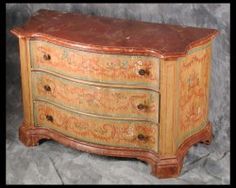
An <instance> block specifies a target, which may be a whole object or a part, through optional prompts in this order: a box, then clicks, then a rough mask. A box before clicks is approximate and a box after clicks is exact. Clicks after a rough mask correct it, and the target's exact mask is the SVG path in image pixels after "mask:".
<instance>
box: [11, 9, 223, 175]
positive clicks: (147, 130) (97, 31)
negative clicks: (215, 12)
mask: <svg viewBox="0 0 236 188" xmlns="http://www.w3.org/2000/svg"><path fill="white" fill-rule="evenodd" d="M11 32H12V33H13V34H15V35H16V36H17V37H18V38H19V49H20V62H21V80H22V99H23V110H24V120H23V123H22V125H21V127H20V129H19V139H20V140H21V142H22V143H23V144H25V145H26V146H35V145H38V144H39V142H40V143H41V141H40V140H48V139H51V140H55V141H57V142H59V143H60V144H64V145H66V146H69V147H72V148H75V149H78V150H81V151H86V152H90V153H95V154H99V155H108V156H119V157H129V158H137V159H140V160H143V161H146V162H147V163H148V164H150V165H151V167H152V173H153V174H154V175H155V176H157V177H159V178H167V177H176V176H178V175H180V172H181V168H182V164H183V158H184V156H185V155H186V153H187V151H188V149H189V148H190V147H191V146H192V145H193V144H196V143H198V142H202V143H205V144H209V143H210V141H211V139H212V125H211V123H210V122H209V121H208V112H209V108H208V103H209V88H210V77H211V59H212V57H211V56H212V40H213V38H215V36H216V35H217V33H218V31H217V30H215V29H205V28H194V27H187V26H177V25H167V24H158V23H147V22H140V21H132V20H123V19H114V18H108V17H98V16H91V15H83V14H80V13H65V12H57V11H50V10H39V11H38V12H36V13H35V14H34V15H33V16H32V17H31V19H30V20H29V21H28V22H27V23H26V24H25V25H23V26H20V27H15V28H14V29H12V30H11ZM78 170H79V169H78Z"/></svg>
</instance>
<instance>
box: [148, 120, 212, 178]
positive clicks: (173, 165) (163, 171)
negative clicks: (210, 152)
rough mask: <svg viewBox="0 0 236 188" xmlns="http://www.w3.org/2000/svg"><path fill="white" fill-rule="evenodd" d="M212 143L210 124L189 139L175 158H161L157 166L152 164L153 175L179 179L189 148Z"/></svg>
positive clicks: (181, 146)
mask: <svg viewBox="0 0 236 188" xmlns="http://www.w3.org/2000/svg"><path fill="white" fill-rule="evenodd" d="M211 141H212V124H211V123H210V122H208V124H207V125H206V126H205V127H204V129H202V130H201V131H200V132H198V133H196V134H194V135H192V136H190V137H189V138H187V139H186V140H185V141H184V142H183V143H182V144H181V145H180V147H179V148H178V150H177V152H176V154H174V155H173V156H165V155H163V156H159V160H158V162H157V163H156V164H152V174H153V175H154V176H157V177H159V178H171V177H177V176H179V175H180V173H181V169H182V166H183V159H184V157H185V155H186V153H187V152H188V150H189V148H190V147H191V146H192V145H194V144H197V143H199V142H202V143H205V144H210V143H211Z"/></svg>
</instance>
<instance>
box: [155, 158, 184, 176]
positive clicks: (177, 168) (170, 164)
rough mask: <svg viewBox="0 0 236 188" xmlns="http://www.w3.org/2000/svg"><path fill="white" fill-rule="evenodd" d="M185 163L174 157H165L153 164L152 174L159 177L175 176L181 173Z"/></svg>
mask: <svg viewBox="0 0 236 188" xmlns="http://www.w3.org/2000/svg"><path fill="white" fill-rule="evenodd" d="M182 166H183V163H182V160H181V161H179V160H177V158H176V157H174V158H166V159H165V158H163V159H160V161H159V162H158V163H157V164H156V165H153V166H152V174H153V175H154V176H157V177H158V178H173V177H177V176H179V175H180V172H181V169H182Z"/></svg>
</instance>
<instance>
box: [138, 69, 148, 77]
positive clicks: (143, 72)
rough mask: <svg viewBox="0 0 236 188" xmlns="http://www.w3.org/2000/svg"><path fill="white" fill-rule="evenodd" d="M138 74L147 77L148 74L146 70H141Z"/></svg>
mask: <svg viewBox="0 0 236 188" xmlns="http://www.w3.org/2000/svg"><path fill="white" fill-rule="evenodd" d="M138 73H139V75H141V76H143V75H145V74H146V73H147V72H146V71H145V70H144V69H140V70H139V71H138Z"/></svg>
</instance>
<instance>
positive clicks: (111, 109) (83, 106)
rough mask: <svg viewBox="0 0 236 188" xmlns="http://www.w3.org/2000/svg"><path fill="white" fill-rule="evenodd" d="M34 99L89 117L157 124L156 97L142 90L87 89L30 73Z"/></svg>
mask: <svg viewBox="0 0 236 188" xmlns="http://www.w3.org/2000/svg"><path fill="white" fill-rule="evenodd" d="M32 89H33V98H34V100H35V99H36V100H37V99H43V100H46V101H49V102H53V103H57V104H59V105H62V106H66V107H69V108H72V109H74V110H78V111H80V112H85V113H89V114H95V115H101V116H110V117H117V118H124V119H140V120H146V121H152V122H156V123H158V121H159V113H158V112H159V109H158V108H159V94H158V93H157V92H155V91H151V90H145V89H128V88H114V87H104V86H102V87H100V86H97V85H87V84H84V83H80V82H78V81H74V80H70V79H65V78H61V77H59V76H56V75H53V74H50V73H45V72H41V71H39V72H38V71H33V72H32Z"/></svg>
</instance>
